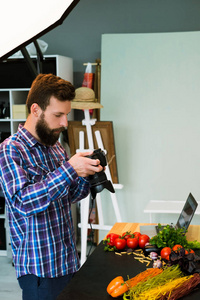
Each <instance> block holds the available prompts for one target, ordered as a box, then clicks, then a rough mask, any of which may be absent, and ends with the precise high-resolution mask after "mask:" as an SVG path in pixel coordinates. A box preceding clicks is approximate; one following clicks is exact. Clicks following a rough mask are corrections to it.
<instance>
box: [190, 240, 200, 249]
mask: <svg viewBox="0 0 200 300" xmlns="http://www.w3.org/2000/svg"><path fill="white" fill-rule="evenodd" d="M188 249H200V243H199V242H197V241H196V240H195V241H192V242H188Z"/></svg>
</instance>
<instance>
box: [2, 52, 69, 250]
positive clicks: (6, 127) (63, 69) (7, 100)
mask: <svg viewBox="0 0 200 300" xmlns="http://www.w3.org/2000/svg"><path fill="white" fill-rule="evenodd" d="M32 59H33V60H36V58H35V57H32ZM7 63H8V65H9V67H8V73H6V70H7V69H6V64H7ZM2 66H3V69H4V76H3V79H2V80H1V82H0V87H2V85H4V86H5V88H0V142H2V141H3V140H4V139H5V138H6V137H8V136H10V135H11V134H13V133H15V132H16V131H17V128H18V126H19V124H20V123H23V122H25V120H26V117H22V118H21V117H19V118H18V116H16V114H13V107H14V106H16V105H17V106H18V107H19V109H20V110H23V109H24V107H25V103H26V98H27V95H28V92H29V89H30V85H31V79H30V78H31V76H30V78H28V76H29V75H30V74H29V73H28V76H24V75H23V74H21V73H20V72H22V70H23V73H25V69H26V64H25V62H24V60H23V59H22V58H19V59H9V60H8V62H5V63H3V65H2ZM13 66H14V69H13V70H15V72H16V73H15V74H14V76H13V72H11V70H12V67H13ZM23 68H24V69H23ZM18 71H19V72H18ZM43 73H53V74H55V75H57V76H60V77H62V78H63V79H65V80H68V81H70V82H71V83H73V60H72V58H69V57H65V56H60V55H45V56H44V66H43ZM6 78H7V79H6ZM16 86H17V87H16ZM15 108H16V107H15ZM15 111H16V110H15ZM18 115H19V116H20V113H19V114H18ZM68 118H69V120H73V112H71V113H70V115H69V116H68ZM0 193H2V191H1V190H0ZM2 220H3V222H4V227H5V229H6V228H7V230H6V237H7V239H6V240H7V241H6V244H7V246H6V245H5V249H2V247H1V245H0V255H7V254H8V253H7V252H9V250H10V249H8V244H9V235H8V226H7V225H6V223H5V213H0V222H1V223H0V241H1V236H2V228H1V227H2V225H1V224H2ZM3 239H4V237H2V240H3ZM6 250H7V251H6Z"/></svg>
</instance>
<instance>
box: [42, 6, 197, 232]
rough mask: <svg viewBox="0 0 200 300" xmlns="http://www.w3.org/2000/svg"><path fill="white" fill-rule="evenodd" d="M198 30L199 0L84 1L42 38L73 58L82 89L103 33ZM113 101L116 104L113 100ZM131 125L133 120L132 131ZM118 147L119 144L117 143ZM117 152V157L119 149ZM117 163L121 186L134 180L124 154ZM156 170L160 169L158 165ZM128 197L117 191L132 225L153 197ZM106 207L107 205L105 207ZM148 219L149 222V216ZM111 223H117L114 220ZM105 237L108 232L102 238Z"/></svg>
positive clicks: (50, 51)
mask: <svg viewBox="0 0 200 300" xmlns="http://www.w3.org/2000/svg"><path fill="white" fill-rule="evenodd" d="M199 30H200V1H199V0H123V1H122V0H81V1H80V2H79V3H78V5H77V6H76V7H75V8H74V10H73V11H72V12H71V13H70V15H69V16H68V17H67V19H66V20H65V21H64V22H63V24H62V25H61V26H59V27H58V28H56V29H54V30H53V31H51V32H49V33H48V34H46V35H45V36H43V37H42V39H43V40H45V41H46V42H47V43H48V44H49V47H48V50H47V54H60V55H65V56H69V57H72V58H73V60H74V84H75V86H76V87H79V86H81V85H82V80H83V74H84V71H85V67H84V66H83V63H84V62H94V61H95V60H96V59H97V58H101V38H102V35H103V34H113V33H164V32H187V31H199ZM110 80H112V76H110ZM124 94H125V92H124ZM111 101H112V103H113V105H114V100H111ZM110 105H111V104H110ZM102 116H104V117H107V120H115V118H114V115H113V114H110V115H109V116H108V115H107V111H106V108H104V112H103V113H102ZM102 120H103V119H102ZM126 124H127V122H126ZM131 124H132V123H131V120H130V128H131ZM118 125H119V124H117V120H115V123H114V128H117V127H118ZM127 126H128V125H127ZM116 134H117V132H116ZM118 138H120V137H117V136H116V139H118ZM132 138H134V137H132ZM117 144H118V141H116V145H117ZM129 146H130V145H129ZM116 151H117V154H118V150H116ZM117 164H118V166H119V170H118V171H119V178H120V181H121V183H124V180H125V177H126V175H125V176H122V175H124V174H129V175H128V176H129V178H128V181H129V183H130V181H131V178H132V177H131V174H130V173H129V171H130V170H129V168H128V167H127V169H126V168H125V167H124V164H123V155H118V156H117ZM122 166H123V167H122ZM156 168H159V165H157V166H156ZM188 193H189V191H188ZM102 194H105V193H104V192H103V193H102ZM160 194H162V193H160ZM183 194H184V195H183ZM183 194H181V195H180V194H176V196H175V197H178V199H179V200H180V199H181V200H184V199H185V198H186V197H187V193H186V192H185V193H183ZM125 195H126V193H125V192H124V191H123V190H122V191H118V196H119V200H120V208H121V209H122V216H123V221H129V222H131V221H135V220H136V219H137V221H138V220H139V218H140V217H139V215H140V214H139V212H141V213H142V211H143V207H144V205H145V202H147V200H150V198H149V197H147V198H146V199H145V200H144V199H143V205H139V206H138V203H137V201H134V204H133V206H132V205H131V204H130V203H129V202H130V201H129V200H130V199H131V196H132V193H130V195H129V197H128V196H127V197H126V196H125ZM124 196H125V198H126V199H125V202H123V203H122V202H121V200H122V199H124ZM170 197H171V198H170ZM170 197H169V198H170V199H171V200H174V199H172V198H173V196H172V195H170ZM140 200H141V199H140ZM197 200H198V199H197ZM107 206H108V204H106V207H107ZM127 210H128V213H127ZM107 211H109V209H105V212H107ZM111 211H112V210H111ZM108 214H109V213H108ZM136 214H137V217H136ZM140 216H141V215H140ZM106 217H107V218H106V219H108V220H109V219H110V218H109V216H108V215H107V216H106ZM146 218H147V219H146V220H147V221H148V217H147V216H146ZM143 219H144V215H143ZM112 221H113V223H114V222H115V220H112ZM172 221H173V220H172ZM104 235H105V233H103V235H102V236H104Z"/></svg>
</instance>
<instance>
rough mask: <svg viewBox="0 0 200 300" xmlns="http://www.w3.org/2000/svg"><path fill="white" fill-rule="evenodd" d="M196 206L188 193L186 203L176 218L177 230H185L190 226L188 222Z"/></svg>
mask: <svg viewBox="0 0 200 300" xmlns="http://www.w3.org/2000/svg"><path fill="white" fill-rule="evenodd" d="M197 206H198V203H197V202H196V200H195V199H194V197H193V196H192V194H191V193H190V194H189V196H188V198H187V201H186V203H185V205H184V207H183V210H182V212H181V214H180V216H179V218H178V221H177V223H176V227H177V228H185V230H187V228H188V226H189V225H190V222H191V220H192V218H193V215H194V213H195V210H196V208H197Z"/></svg>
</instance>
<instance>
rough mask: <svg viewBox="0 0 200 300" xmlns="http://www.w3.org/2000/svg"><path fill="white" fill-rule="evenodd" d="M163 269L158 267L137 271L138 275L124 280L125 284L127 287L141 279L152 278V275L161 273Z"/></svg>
mask: <svg viewBox="0 0 200 300" xmlns="http://www.w3.org/2000/svg"><path fill="white" fill-rule="evenodd" d="M162 272H163V270H162V269H158V268H149V269H147V270H145V271H143V272H141V273H139V274H138V275H136V276H135V277H133V278H131V279H129V280H127V281H126V284H127V286H128V287H129V288H131V287H133V286H135V285H136V284H138V283H139V282H141V281H146V280H147V279H149V278H153V277H154V276H156V275H158V274H160V273H162Z"/></svg>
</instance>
